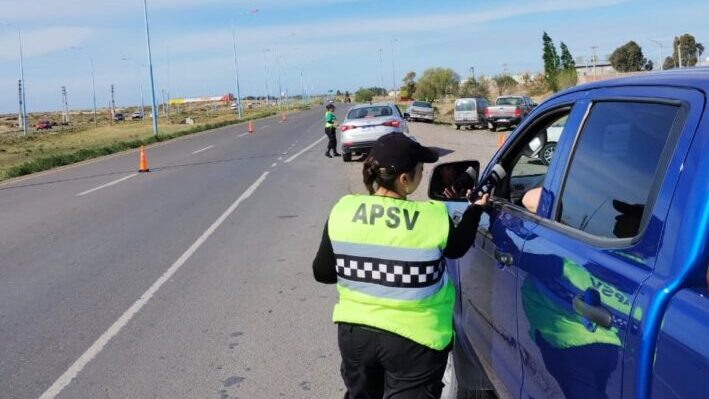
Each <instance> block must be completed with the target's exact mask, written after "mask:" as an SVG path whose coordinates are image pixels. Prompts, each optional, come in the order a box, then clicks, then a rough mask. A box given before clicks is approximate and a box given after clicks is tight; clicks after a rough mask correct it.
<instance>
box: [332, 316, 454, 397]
mask: <svg viewBox="0 0 709 399" xmlns="http://www.w3.org/2000/svg"><path fill="white" fill-rule="evenodd" d="M337 341H338V344H339V346H340V353H341V355H342V366H341V367H340V372H341V373H342V379H343V380H344V382H345V386H346V387H347V393H346V394H345V399H373V398H387V399H389V398H390V399H413V398H426V399H428V398H439V397H440V396H441V391H442V390H443V383H442V382H441V379H442V378H443V373H444V372H445V370H446V364H447V362H448V352H450V348H451V345H449V346H448V347H447V348H446V349H444V350H441V351H437V350H433V349H431V348H428V347H425V346H423V345H420V344H417V343H416V342H414V341H411V340H409V339H406V338H404V337H401V336H399V335H396V334H392V333H388V332H385V331H380V330H376V329H371V328H369V327H362V326H357V325H352V324H346V323H340V324H338V327H337Z"/></svg>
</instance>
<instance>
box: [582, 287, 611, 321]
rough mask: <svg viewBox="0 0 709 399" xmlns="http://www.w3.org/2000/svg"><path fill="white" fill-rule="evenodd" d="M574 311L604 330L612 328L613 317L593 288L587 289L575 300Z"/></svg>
mask: <svg viewBox="0 0 709 399" xmlns="http://www.w3.org/2000/svg"><path fill="white" fill-rule="evenodd" d="M573 307H574V311H575V312H576V313H578V314H579V315H580V316H583V317H585V318H586V319H588V320H589V321H591V322H593V323H596V324H598V325H599V326H601V327H603V328H611V326H612V325H613V316H612V315H611V312H609V311H608V309H606V308H604V307H603V305H602V304H601V296H600V294H599V292H598V291H596V290H595V289H593V288H589V289H587V290H586V291H585V292H584V293H583V294H578V295H576V296H575V297H574V299H573Z"/></svg>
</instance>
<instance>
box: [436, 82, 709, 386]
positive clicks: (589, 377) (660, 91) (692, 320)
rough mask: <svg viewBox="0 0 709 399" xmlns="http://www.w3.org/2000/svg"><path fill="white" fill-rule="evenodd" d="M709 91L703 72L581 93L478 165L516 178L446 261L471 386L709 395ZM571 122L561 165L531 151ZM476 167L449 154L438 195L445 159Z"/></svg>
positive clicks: (531, 122)
mask: <svg viewBox="0 0 709 399" xmlns="http://www.w3.org/2000/svg"><path fill="white" fill-rule="evenodd" d="M708 93H709V69H701V68H695V69H683V70H678V71H668V72H661V73H648V74H643V75H640V76H635V77H629V78H622V79H617V80H609V81H603V82H596V83H592V84H588V85H583V86H578V87H575V88H572V89H569V90H566V91H564V92H561V93H558V94H556V95H554V96H553V97H552V98H550V99H548V100H547V101H545V102H544V103H543V104H541V105H539V106H538V107H537V108H535V109H534V111H533V112H532V113H530V114H529V116H528V117H527V118H526V119H525V120H524V121H523V123H522V124H521V125H520V126H519V127H518V128H517V129H515V131H514V132H513V133H512V134H511V135H510V137H509V138H508V139H507V141H506V142H505V144H504V145H503V146H502V147H501V148H500V149H499V150H498V151H497V153H496V154H495V155H494V157H493V159H492V161H491V162H490V164H489V165H488V166H487V167H486V168H484V170H483V171H482V173H478V175H479V176H482V177H485V176H487V175H488V174H489V173H490V171H491V169H492V167H493V166H494V165H495V164H499V165H501V166H502V167H503V168H504V169H505V171H506V172H507V176H506V177H505V178H503V179H502V180H500V182H499V183H498V184H497V185H496V187H495V188H494V192H493V195H492V197H491V206H490V208H489V210H488V211H487V212H486V213H485V214H484V215H483V218H482V221H481V223H480V227H479V230H478V232H477V238H476V245H475V247H474V248H471V250H470V251H469V252H468V253H467V254H466V255H465V257H463V258H461V259H459V260H457V261H455V260H448V261H447V263H448V267H449V273H450V274H451V276H452V278H453V280H454V281H455V282H456V285H457V289H458V301H457V304H456V317H455V329H456V338H457V339H456V347H455V351H454V359H455V368H456V375H457V380H458V384H459V386H461V387H462V388H465V389H467V390H468V392H467V394H469V395H472V396H473V397H486V396H494V395H496V396H498V397H501V398H506V397H512V398H557V397H559V398H561V397H566V398H584V399H588V398H708V397H709V292H708V290H707V286H708V284H709V281H708V280H709V275H708V274H707V267H708V266H709V106H708V105H707V94H708ZM564 118H565V123H564V127H563V131H562V132H561V136H560V137H559V141H558V143H557V145H556V149H555V153H554V155H553V158H552V159H551V162H549V163H548V164H547V163H546V162H543V161H542V160H540V159H539V158H538V157H533V156H531V155H530V154H531V153H532V151H531V150H530V145H531V144H530V143H532V141H534V140H535V139H537V142H538V139H539V137H543V135H545V134H546V129H547V128H548V127H550V126H552V125H554V124H555V122H557V121H559V120H562V119H564ZM468 165H471V166H477V165H479V164H478V163H477V162H475V161H469V162H459V163H453V164H444V165H439V166H438V167H437V169H436V170H435V171H434V174H433V176H434V177H433V178H432V182H431V187H432V188H431V189H430V190H429V195H430V196H431V197H432V198H434V199H440V197H439V196H438V195H437V193H435V192H433V191H432V190H433V187H434V186H435V187H440V186H441V185H442V182H440V181H437V180H438V179H439V176H442V175H443V174H444V173H443V172H441V171H440V168H449V169H450V168H453V169H457V170H464V169H466V168H467V166H468ZM532 192H536V193H540V195H539V196H538V197H537V199H536V200H535V199H534V198H533V200H535V201H536V202H534V203H535V206H533V207H529V206H526V205H527V201H526V197H525V195H526V194H528V193H532ZM447 205H448V207H449V210H450V212H451V214H452V216H454V219H455V217H456V216H457V215H459V214H460V212H461V211H462V209H463V208H464V207H465V206H466V205H465V204H464V203H462V202H455V201H448V202H447ZM493 392H494V393H493Z"/></svg>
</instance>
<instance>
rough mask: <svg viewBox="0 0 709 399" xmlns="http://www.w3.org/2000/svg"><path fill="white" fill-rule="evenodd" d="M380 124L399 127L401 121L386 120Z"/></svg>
mask: <svg viewBox="0 0 709 399" xmlns="http://www.w3.org/2000/svg"><path fill="white" fill-rule="evenodd" d="M382 126H391V127H399V126H401V122H399V121H386V122H384V123H382Z"/></svg>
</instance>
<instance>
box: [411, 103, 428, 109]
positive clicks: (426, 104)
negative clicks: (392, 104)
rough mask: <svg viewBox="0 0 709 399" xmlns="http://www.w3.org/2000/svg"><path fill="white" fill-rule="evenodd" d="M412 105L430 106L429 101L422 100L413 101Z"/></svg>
mask: <svg viewBox="0 0 709 399" xmlns="http://www.w3.org/2000/svg"><path fill="white" fill-rule="evenodd" d="M411 105H413V106H414V107H421V108H432V106H431V103H425V102H423V101H414V103H413V104H411Z"/></svg>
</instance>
